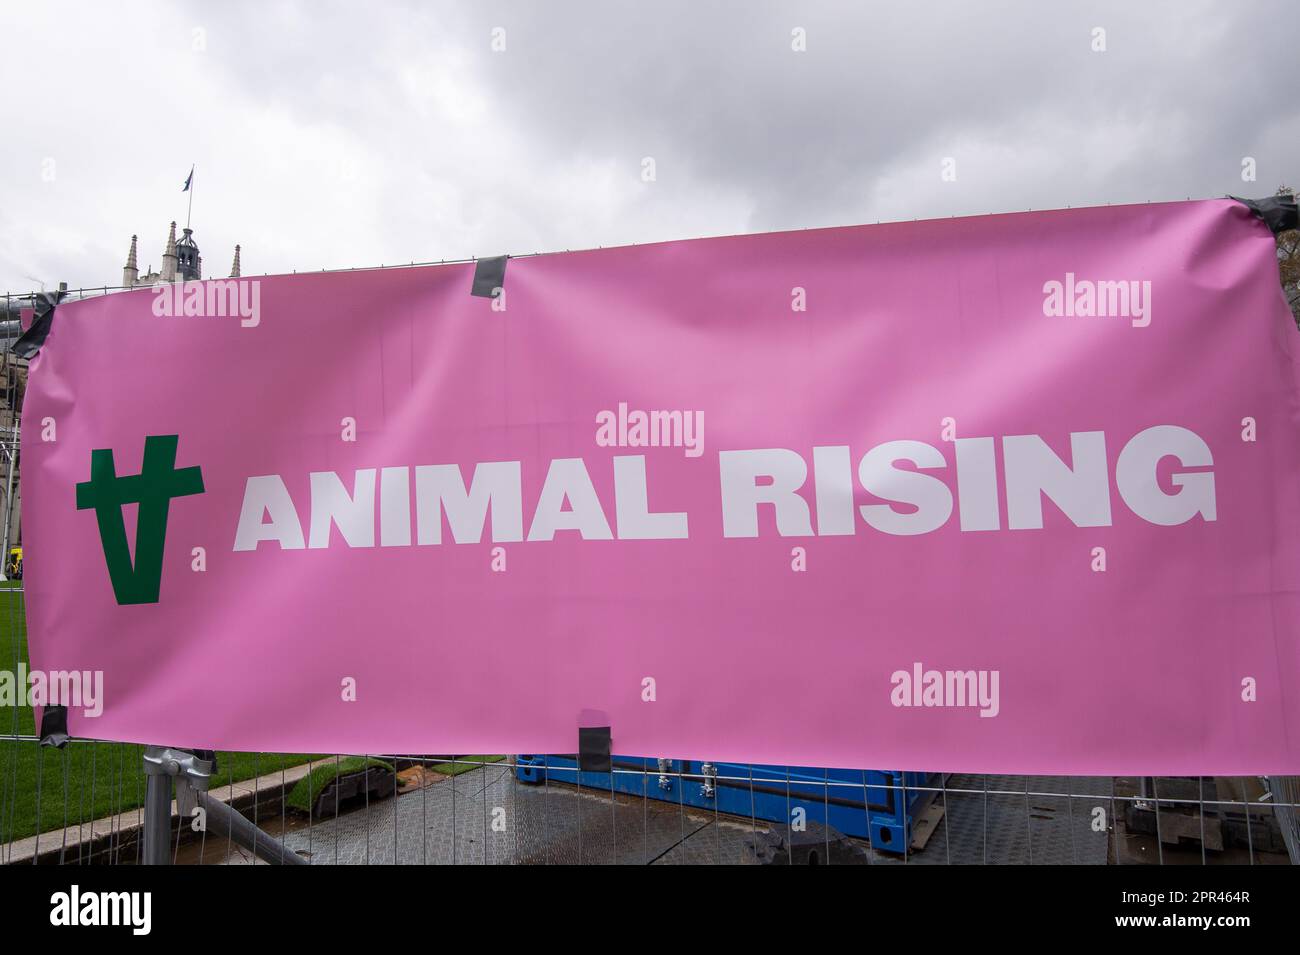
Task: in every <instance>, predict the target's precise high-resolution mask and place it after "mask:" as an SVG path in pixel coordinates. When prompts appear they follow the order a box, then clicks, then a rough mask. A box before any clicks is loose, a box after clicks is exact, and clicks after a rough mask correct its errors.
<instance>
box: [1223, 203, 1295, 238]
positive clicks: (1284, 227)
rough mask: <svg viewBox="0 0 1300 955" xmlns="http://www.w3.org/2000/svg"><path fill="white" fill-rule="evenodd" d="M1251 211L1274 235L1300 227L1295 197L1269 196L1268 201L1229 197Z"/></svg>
mask: <svg viewBox="0 0 1300 955" xmlns="http://www.w3.org/2000/svg"><path fill="white" fill-rule="evenodd" d="M1228 198H1229V199H1235V200H1236V201H1237V202H1240V203H1241V204H1242V205H1243V206H1245V207H1246V208H1247V209H1249V210H1250V211H1251V212H1253V213H1255V215H1256V216H1257V217H1258V218H1259V219H1260V220H1261V221H1262V222H1263V223H1264V224H1265V225H1266V226H1268V227H1269V228H1270V229H1271V230H1273V234H1274V235H1280V234H1282V233H1283V232H1289V231H1290V230H1292V229H1295V228H1297V227H1300V216H1297V213H1296V201H1295V196H1287V195H1282V196H1269V197H1268V198H1267V199H1242V198H1241V197H1240V196H1229V197H1228Z"/></svg>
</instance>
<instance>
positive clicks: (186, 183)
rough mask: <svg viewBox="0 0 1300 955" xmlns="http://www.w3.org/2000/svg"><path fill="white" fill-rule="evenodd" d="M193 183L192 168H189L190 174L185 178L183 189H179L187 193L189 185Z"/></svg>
mask: <svg viewBox="0 0 1300 955" xmlns="http://www.w3.org/2000/svg"><path fill="white" fill-rule="evenodd" d="M193 181H194V167H193V166H190V174H189V175H188V176H186V177H185V187H184V188H183V189H181V192H189V191H190V183H192V182H193Z"/></svg>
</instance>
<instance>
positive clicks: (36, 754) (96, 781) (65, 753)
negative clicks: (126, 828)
mask: <svg viewBox="0 0 1300 955" xmlns="http://www.w3.org/2000/svg"><path fill="white" fill-rule="evenodd" d="M18 586H21V582H20V581H0V590H5V589H11V588H13V587H18ZM19 661H21V662H23V663H27V620H26V605H25V604H24V602H23V598H22V597H21V596H19V595H17V594H0V669H3V670H9V671H11V672H13V671H16V670H17V667H18V663H19ZM35 733H36V722H35V715H34V714H33V712H32V709H31V707H28V706H18V707H16V708H15V707H3V708H0V844H3V843H5V842H10V841H12V840H15V839H21V838H23V837H24V836H30V835H33V834H34V833H36V832H37V831H38V830H39V831H40V832H48V831H49V830H51V829H61V828H63V827H64V826H75V825H77V824H78V823H79V822H90V821H91V820H94V819H99V818H101V817H103V816H109V815H113V814H115V813H119V812H126V811H128V810H131V809H135V808H137V807H139V806H140V805H142V804H143V802H144V774H143V771H142V769H141V757H142V755H143V753H144V747H143V746H139V745H136V744H132V743H93V744H92V743H75V742H74V743H69V744H68V745H67V746H65V747H64V748H63V749H62V750H56V749H53V748H52V747H48V746H37V745H36V744H35V743H33V742H23V741H16V740H13V739H5V737H11V736H15V735H17V736H33V735H35ZM164 742H165V741H164ZM316 758H319V757H315V756H309V755H304V754H284V753H219V754H218V755H217V768H218V774H217V775H215V776H213V778H212V788H213V789H216V788H217V787H218V786H224V785H226V784H228V783H230V782H231V781H239V780H243V779H251V778H253V777H254V776H260V775H263V774H265V773H272V772H276V771H278V770H280V769H284V768H287V767H289V766H296V765H299V764H300V763H305V762H307V761H308V760H311V759H316Z"/></svg>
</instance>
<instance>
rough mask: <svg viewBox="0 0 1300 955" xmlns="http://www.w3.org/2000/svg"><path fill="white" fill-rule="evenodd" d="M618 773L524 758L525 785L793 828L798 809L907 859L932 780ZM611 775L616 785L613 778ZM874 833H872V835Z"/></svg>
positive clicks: (691, 765)
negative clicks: (559, 786)
mask: <svg viewBox="0 0 1300 955" xmlns="http://www.w3.org/2000/svg"><path fill="white" fill-rule="evenodd" d="M613 769H614V771H613V773H592V772H579V771H578V765H577V761H576V760H575V759H574V757H572V756H539V755H520V756H518V757H517V766H516V769H515V773H516V775H517V777H518V779H519V781H520V782H523V783H533V784H541V783H544V782H546V781H547V780H548V779H549V780H552V781H554V782H559V783H569V784H577V785H580V786H581V787H582V788H584V789H600V790H609V789H610V788H611V785H612V787H613V789H614V791H615V792H620V793H627V794H629V795H632V796H638V797H641V796H644V797H648V798H651V799H660V800H664V801H666V802H675V803H679V804H681V805H683V806H690V807H693V808H695V809H707V810H709V811H717V812H721V813H726V814H728V815H732V816H740V817H743V818H750V819H764V820H767V821H770V822H788V821H790V820H792V819H795V818H797V810H802V811H803V814H804V817H805V818H806V819H808V820H809V821H812V822H820V823H824V824H826V825H829V826H832V827H833V828H835V829H838V830H839V831H840V832H842V833H844V834H845V835H846V836H853V837H855V838H858V839H866V838H870V840H871V844H872V846H873V847H875V848H876V849H880V850H882V851H885V852H897V853H900V854H901V853H902V852H903V851H904V847H905V846H907V845H908V844H909V843H910V842H911V839H912V827H913V825H914V824H915V822H916V814H917V812H919V811H920V809H921V808H922V806H921V804H922V803H923V802H925V801H927V797H928V796H929V795H930V792H929V791H928V790H927V791H922V790H921V789H920V787H932V786H933V785H935V783H933V782H932V780H934V779H935V775H934V774H929V773H906V772H898V771H892V770H889V771H882V770H877V769H815V768H811V767H807V766H756V765H751V764H749V763H706V762H692V761H689V760H678V759H671V760H669V759H648V758H645V757H640V756H614V757H613ZM611 777H612V779H611ZM868 833H870V835H869V836H868Z"/></svg>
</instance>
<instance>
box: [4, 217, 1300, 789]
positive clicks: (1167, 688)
mask: <svg viewBox="0 0 1300 955" xmlns="http://www.w3.org/2000/svg"><path fill="white" fill-rule="evenodd" d="M474 271H475V269H474V266H473V265H448V266H439V267H431V268H409V269H390V270H375V271H359V272H343V273H329V274H304V275H283V276H270V277H265V278H261V279H247V278H245V279H241V280H239V281H238V282H232V283H225V282H221V281H205V282H202V283H191V284H188V285H185V286H166V287H162V288H160V289H140V290H136V291H130V292H123V293H118V294H110V295H106V296H101V297H98V298H95V299H91V300H86V301H80V302H73V303H67V304H63V305H61V306H59V307H58V309H57V311H56V313H55V316H54V320H53V325H52V329H51V332H50V334H49V337H48V340H47V341H46V342H45V345H44V349H43V351H42V352H41V353H40V355H39V357H38V358H37V359H35V361H34V362H33V364H32V370H31V380H30V386H29V390H28V392H27V397H26V407H25V409H24V414H23V450H22V455H23V458H22V485H23V486H22V491H23V510H24V541H23V543H24V546H25V551H26V558H27V567H28V570H27V579H26V588H27V599H28V605H29V614H30V634H31V636H30V648H31V659H32V666H33V668H34V669H37V670H43V671H72V670H75V671H84V672H86V673H95V672H102V675H103V694H102V700H101V701H100V702H101V704H102V705H101V706H100V712H99V713H97V714H94V713H92V712H91V708H89V707H86V706H84V705H83V706H81V707H77V706H73V707H72V708H71V711H70V714H69V729H70V731H71V732H72V733H73V734H74V735H82V736H89V737H97V738H105V739H118V740H128V741H136V742H142V743H155V744H172V745H187V746H197V747H211V748H220V749H258V750H274V751H290V752H383V753H453V752H454V753H497V752H506V753H517V752H538V753H548V752H573V751H574V750H575V749H576V747H577V735H578V727H579V726H581V725H608V726H610V727H611V728H612V739H613V747H614V750H615V751H616V752H622V753H628V754H634V755H645V756H671V757H678V758H688V759H712V760H744V761H753V762H766V763H777V764H787V763H795V764H801V765H818V766H820V765H827V766H841V767H868V766H869V767H878V768H891V769H892V768H897V769H915V770H945V771H953V772H971V771H974V772H990V773H1022V772H1024V773H1069V774H1080V775H1084V774H1088V775H1111V774H1116V775H1123V774H1156V775H1172V774H1179V775H1184V774H1185V775H1216V774H1228V775H1236V774H1282V773H1297V772H1300V742H1297V736H1298V734H1300V641H1298V639H1297V637H1298V634H1300V596H1298V588H1300V440H1298V439H1300V403H1298V401H1297V376H1296V368H1297V366H1296V359H1295V356H1294V353H1295V351H1296V345H1297V333H1296V327H1295V323H1294V321H1293V320H1292V317H1291V315H1290V313H1289V311H1288V309H1287V306H1286V304H1285V301H1284V298H1283V296H1282V293H1281V290H1280V288H1279V283H1278V269H1277V263H1276V260H1275V253H1274V241H1273V237H1272V235H1271V233H1270V232H1269V229H1268V228H1267V227H1266V226H1265V225H1264V224H1263V222H1261V221H1259V220H1258V219H1256V218H1255V217H1254V216H1253V215H1252V214H1251V212H1250V211H1249V210H1248V209H1246V208H1245V207H1244V206H1242V205H1241V204H1239V203H1237V202H1234V201H1231V200H1221V201H1206V202H1185V203H1182V202H1180V203H1168V204H1156V205H1143V206H1126V207H1108V208H1096V209H1079V210H1073V211H1056V212H1041V213H1025V214H1020V215H1002V216H987V217H978V218H969V219H953V220H942V221H933V222H914V223H899V224H890V225H879V226H863V227H854V228H840V229H821V230H812V231H805V232H791V233H780V234H768V235H753V236H742V237H734V238H720V239H702V240H694V241H685V242H670V243H664V244H658V245H648V246H637V247H630V248H617V249H605V250H599V251H588V252H575V253H565V254H562V255H546V256H538V257H531V258H523V259H515V260H511V261H510V262H509V265H508V268H507V269H506V272H505V277H504V281H502V282H501V283H500V289H502V290H503V291H500V292H499V293H498V294H494V295H492V296H490V297H484V296H475V295H471V294H470V288H471V283H472V279H473V275H474ZM489 284H492V283H491V282H489ZM83 703H84V701H83Z"/></svg>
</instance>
